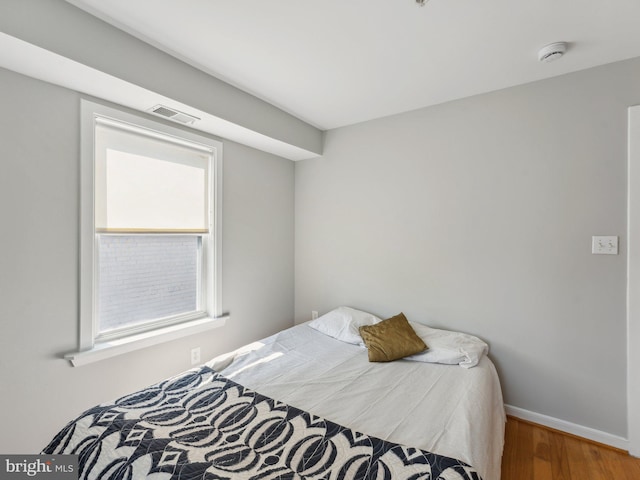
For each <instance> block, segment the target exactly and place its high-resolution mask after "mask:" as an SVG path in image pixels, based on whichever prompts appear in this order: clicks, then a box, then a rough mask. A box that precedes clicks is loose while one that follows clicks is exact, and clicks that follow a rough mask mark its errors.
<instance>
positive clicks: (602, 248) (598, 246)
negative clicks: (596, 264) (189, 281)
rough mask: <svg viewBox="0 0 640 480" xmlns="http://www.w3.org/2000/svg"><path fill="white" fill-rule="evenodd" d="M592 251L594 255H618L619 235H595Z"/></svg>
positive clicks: (592, 240) (592, 239)
mask: <svg viewBox="0 0 640 480" xmlns="http://www.w3.org/2000/svg"><path fill="white" fill-rule="evenodd" d="M591 253H593V254H594V255H617V254H618V237H613V236H595V237H591Z"/></svg>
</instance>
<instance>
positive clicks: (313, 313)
mask: <svg viewBox="0 0 640 480" xmlns="http://www.w3.org/2000/svg"><path fill="white" fill-rule="evenodd" d="M316 318H318V311H317V310H311V320H315V319H316Z"/></svg>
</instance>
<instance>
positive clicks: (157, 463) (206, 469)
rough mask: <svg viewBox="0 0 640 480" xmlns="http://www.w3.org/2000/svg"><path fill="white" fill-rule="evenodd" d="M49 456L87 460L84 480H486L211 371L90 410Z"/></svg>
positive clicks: (202, 370) (83, 462)
mask: <svg viewBox="0 0 640 480" xmlns="http://www.w3.org/2000/svg"><path fill="white" fill-rule="evenodd" d="M44 453H47V454H62V453H67V454H78V455H79V467H80V478H81V479H104V480H116V479H127V480H138V479H144V478H152V479H158V480H164V479H172V480H178V479H179V480H187V479H188V480H196V479H202V480H219V479H220V480H221V479H255V480H258V479H261V480H262V479H265V480H267V479H269V480H276V479H283V480H284V479H292V480H293V479H318V480H320V479H322V480H333V479H336V480H342V479H344V480H352V479H362V480H364V479H371V480H374V479H375V480H405V479H406V480H427V479H429V480H437V479H441V480H480V476H479V475H478V473H477V472H476V471H475V470H474V469H473V468H472V467H470V466H468V465H466V464H464V463H462V462H460V461H458V460H455V459H453V458H448V457H444V456H440V455H437V454H434V453H429V452H425V451H422V450H418V449H415V448H410V447H405V446H402V445H398V444H394V443H390V442H387V441H384V440H381V439H378V438H375V437H371V436H367V435H364V434H361V433H358V432H355V431H353V430H350V429H348V428H345V427H342V426H340V425H337V424H335V423H333V422H330V421H327V420H324V419H322V418H318V417H316V416H314V415H311V414H309V413H307V412H304V411H302V410H300V409H297V408H295V407H291V406H288V405H286V404H284V403H281V402H279V401H277V400H273V399H271V398H268V397H265V396H263V395H261V394H259V393H256V392H254V391H251V390H249V389H247V388H245V387H243V386H242V385H239V384H237V383H235V382H233V381H231V380H229V379H227V378H225V377H224V376H222V375H220V374H219V373H216V372H215V371H213V370H211V369H210V368H208V367H202V368H200V369H197V370H191V371H189V372H186V373H184V374H182V375H180V376H177V377H174V378H171V379H169V380H165V381H163V382H161V383H158V384H156V385H153V386H151V387H149V388H147V389H145V390H141V391H139V392H136V393H133V394H131V395H127V396H125V397H122V398H120V399H119V400H117V401H115V402H113V403H110V404H104V405H100V406H97V407H94V408H92V409H90V410H88V411H86V412H85V413H83V414H82V415H81V416H80V417H79V418H77V419H76V420H74V421H73V422H71V423H69V424H68V425H67V426H66V427H65V428H64V429H63V430H62V431H60V433H58V434H57V435H56V436H55V437H54V439H53V440H52V441H51V443H50V444H49V445H48V446H47V447H46V448H45V449H44Z"/></svg>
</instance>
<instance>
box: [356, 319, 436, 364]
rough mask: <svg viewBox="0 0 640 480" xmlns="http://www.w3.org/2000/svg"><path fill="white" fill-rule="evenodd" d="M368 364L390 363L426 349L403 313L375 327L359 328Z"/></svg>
mask: <svg viewBox="0 0 640 480" xmlns="http://www.w3.org/2000/svg"><path fill="white" fill-rule="evenodd" d="M359 331H360V336H361V337H362V340H364V344H365V345H366V346H367V350H368V351H369V361H370V362H391V361H393V360H397V359H399V358H403V357H407V356H409V355H414V354H416V353H420V352H423V351H425V350H426V349H427V345H426V344H425V343H424V342H423V341H422V339H421V338H420V337H419V336H418V335H417V334H416V332H415V331H414V330H413V328H411V325H409V322H408V321H407V318H406V317H405V316H404V314H403V313H399V314H398V315H396V316H395V317H391V318H388V319H386V320H383V321H382V322H380V323H376V324H375V325H365V326H362V327H360V329H359Z"/></svg>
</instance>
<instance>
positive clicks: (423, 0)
mask: <svg viewBox="0 0 640 480" xmlns="http://www.w3.org/2000/svg"><path fill="white" fill-rule="evenodd" d="M428 1H429V0H416V3H417V4H418V6H419V7H424V6H425V4H426V3H427V2H428Z"/></svg>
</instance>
